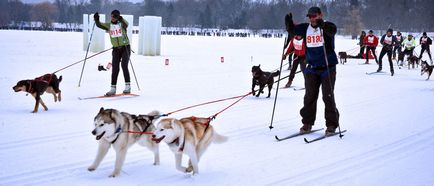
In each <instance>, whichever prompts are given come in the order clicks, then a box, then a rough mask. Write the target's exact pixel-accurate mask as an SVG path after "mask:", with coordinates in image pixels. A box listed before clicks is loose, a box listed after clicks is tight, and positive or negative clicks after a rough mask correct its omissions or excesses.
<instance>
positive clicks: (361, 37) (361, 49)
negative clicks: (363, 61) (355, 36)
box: [357, 31, 366, 58]
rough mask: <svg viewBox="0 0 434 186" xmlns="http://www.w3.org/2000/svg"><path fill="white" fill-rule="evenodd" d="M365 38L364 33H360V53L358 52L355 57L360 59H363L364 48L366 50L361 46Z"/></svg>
mask: <svg viewBox="0 0 434 186" xmlns="http://www.w3.org/2000/svg"><path fill="white" fill-rule="evenodd" d="M365 37H366V32H365V31H362V33H361V34H360V37H359V43H358V45H360V51H359V54H358V55H357V56H359V57H360V58H363V52H364V51H365V48H366V47H365V45H364V44H363V40H364V39H365Z"/></svg>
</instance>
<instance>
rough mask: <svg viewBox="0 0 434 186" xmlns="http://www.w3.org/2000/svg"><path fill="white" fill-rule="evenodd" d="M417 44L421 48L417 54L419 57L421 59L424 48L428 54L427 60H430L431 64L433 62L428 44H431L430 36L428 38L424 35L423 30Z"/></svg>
mask: <svg viewBox="0 0 434 186" xmlns="http://www.w3.org/2000/svg"><path fill="white" fill-rule="evenodd" d="M419 44H420V46H421V47H422V49H421V50H420V55H419V59H422V55H423V53H424V52H425V50H426V51H427V53H428V56H429V60H430V61H431V65H432V64H433V61H432V58H431V51H430V50H429V46H430V45H431V44H432V40H431V38H429V37H428V36H427V35H426V32H423V34H422V37H421V38H420V40H419Z"/></svg>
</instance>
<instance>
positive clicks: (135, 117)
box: [131, 114, 137, 122]
mask: <svg viewBox="0 0 434 186" xmlns="http://www.w3.org/2000/svg"><path fill="white" fill-rule="evenodd" d="M131 118H132V119H133V120H134V122H136V120H137V116H136V115H134V114H131Z"/></svg>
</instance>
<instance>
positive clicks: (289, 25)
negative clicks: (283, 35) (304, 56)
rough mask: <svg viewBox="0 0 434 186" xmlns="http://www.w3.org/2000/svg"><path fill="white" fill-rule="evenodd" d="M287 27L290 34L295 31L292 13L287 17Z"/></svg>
mask: <svg viewBox="0 0 434 186" xmlns="http://www.w3.org/2000/svg"><path fill="white" fill-rule="evenodd" d="M285 26H286V31H287V32H288V33H291V32H292V31H293V30H294V27H295V26H294V21H292V13H289V14H286V15H285Z"/></svg>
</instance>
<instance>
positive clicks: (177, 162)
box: [173, 151, 187, 172]
mask: <svg viewBox="0 0 434 186" xmlns="http://www.w3.org/2000/svg"><path fill="white" fill-rule="evenodd" d="M173 153H174V154H175V166H176V169H177V170H179V171H181V172H187V171H186V170H187V168H185V167H183V166H182V165H181V163H182V153H180V152H176V151H175V152H173Z"/></svg>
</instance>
